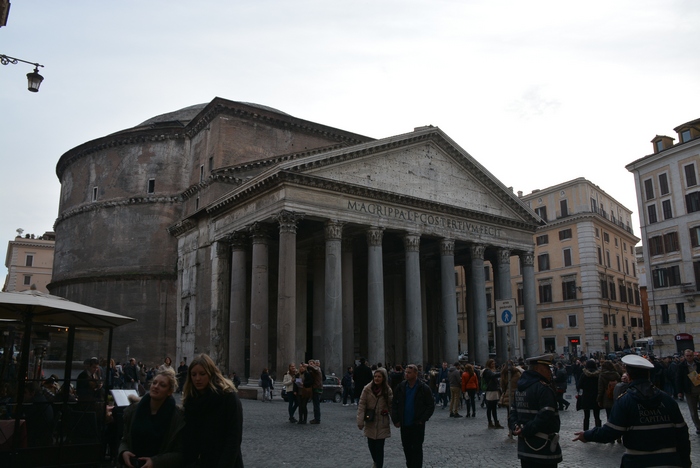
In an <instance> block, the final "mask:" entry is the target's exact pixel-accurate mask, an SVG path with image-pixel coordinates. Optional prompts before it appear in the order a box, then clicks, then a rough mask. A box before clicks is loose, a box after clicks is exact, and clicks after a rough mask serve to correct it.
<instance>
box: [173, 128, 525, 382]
mask: <svg viewBox="0 0 700 468" xmlns="http://www.w3.org/2000/svg"><path fill="white" fill-rule="evenodd" d="M537 223H538V219H537V217H536V216H535V215H534V214H533V213H532V212H531V211H530V209H529V208H527V207H526V206H525V205H524V204H523V203H521V202H520V200H519V199H518V198H517V197H516V196H514V195H513V194H512V192H511V191H510V190H508V189H507V188H505V187H504V186H503V185H502V184H501V183H500V182H499V181H498V180H496V179H495V178H494V177H493V176H492V175H491V174H490V173H489V172H488V171H487V170H486V169H484V168H483V166H481V165H480V164H479V163H477V162H476V161H475V160H474V159H473V158H472V157H471V156H470V155H469V154H467V153H466V152H465V151H464V150H462V149H461V148H459V147H458V146H457V145H456V144H455V143H454V142H453V141H452V140H450V139H449V137H447V135H445V134H444V133H443V132H442V131H441V130H439V129H438V128H434V127H423V128H419V129H416V130H415V131H414V132H411V133H408V134H405V135H400V136H397V137H392V138H388V139H385V140H377V141H372V142H369V143H363V144H360V145H354V146H350V147H347V148H341V149H335V150H330V151H327V152H320V153H319V154H314V155H310V156H305V157H299V158H294V159H290V160H289V161H286V162H282V163H280V164H277V165H275V166H274V167H272V168H271V169H269V170H267V171H264V172H262V173H260V174H259V175H257V176H256V177H254V178H252V179H251V180H249V181H248V182H246V183H244V184H242V185H241V186H240V187H238V188H236V189H235V190H233V191H231V192H230V193H228V194H226V195H224V196H222V197H221V198H219V199H218V200H216V201H215V202H213V203H211V204H210V205H208V206H207V207H206V209H205V210H204V213H199V214H198V217H197V218H196V219H192V221H191V222H189V223H182V224H181V225H180V226H178V227H177V228H176V229H172V230H171V232H172V233H173V234H174V235H176V236H177V238H178V245H179V249H178V251H179V257H180V258H179V263H178V264H179V265H182V268H181V269H180V271H179V272H178V275H179V277H183V276H184V275H187V276H188V277H190V276H191V275H196V276H197V277H198V281H203V280H204V278H206V276H207V275H209V276H210V277H211V281H212V284H213V283H214V282H217V284H220V283H221V282H222V281H225V282H226V287H216V288H213V287H212V289H211V290H212V294H215V295H217V300H212V304H222V306H221V307H220V308H219V307H217V309H216V310H211V311H206V312H205V311H199V310H196V311H194V313H196V314H203V313H211V314H212V317H211V321H212V324H214V325H213V326H212V330H211V337H210V340H211V342H210V343H209V344H208V346H207V351H208V352H209V353H210V354H213V355H214V356H213V357H214V358H215V359H216V360H217V362H218V363H219V364H220V365H222V366H224V368H226V369H228V370H236V372H237V373H238V375H239V376H240V377H241V378H244V377H245V378H250V380H251V382H257V379H258V377H259V375H260V373H261V371H262V369H263V368H264V367H271V368H272V369H274V370H275V371H276V374H277V376H278V377H277V378H281V376H282V375H283V374H284V372H285V371H286V368H287V365H288V364H289V363H290V362H295V363H297V364H298V362H299V361H300V360H301V359H309V358H315V359H320V360H321V362H322V366H323V367H324V370H325V371H326V373H327V374H330V373H335V374H336V375H342V373H343V372H344V369H345V367H347V366H348V365H351V364H353V361H354V359H357V358H359V357H360V356H366V357H367V358H368V359H369V360H370V361H371V362H372V363H377V362H381V363H385V364H386V363H387V362H388V363H392V364H394V363H409V362H412V363H416V364H428V363H432V364H435V363H437V362H441V361H442V360H448V361H450V362H451V361H453V360H455V359H456V358H457V356H458V354H459V352H460V349H459V344H458V328H457V327H458V324H457V310H456V300H455V273H454V270H455V265H463V266H465V267H466V270H467V271H468V272H469V275H468V276H469V314H468V328H469V337H470V339H469V342H468V346H469V352H470V360H473V361H475V362H477V363H483V362H485V361H486V359H488V356H489V349H488V341H487V327H488V319H487V308H486V289H485V276H484V262H485V261H491V263H492V265H493V266H494V270H495V271H496V272H497V274H496V275H495V281H496V294H497V298H508V297H511V296H512V291H511V283H510V277H509V273H508V267H507V265H508V264H509V262H510V258H511V257H512V256H520V257H521V259H522V260H523V261H522V266H523V296H524V303H525V307H524V309H525V321H526V326H529V327H530V328H527V330H528V337H530V336H532V343H533V345H532V346H533V349H536V346H537V328H536V327H537V322H536V315H535V314H536V311H535V284H534V276H531V273H533V272H534V270H532V268H531V267H532V251H533V248H534V247H533V242H532V234H533V232H534V231H535V229H536V226H537ZM208 243H211V244H212V245H225V246H227V247H228V250H227V254H226V255H219V256H217V261H218V262H219V263H223V265H222V264H219V265H218V267H217V268H216V271H214V269H213V268H208V267H205V266H204V265H206V262H204V261H200V262H195V261H193V259H192V258H191V257H192V256H193V255H196V252H197V251H198V250H200V249H201V247H202V246H203V245H205V244H208ZM195 246H198V247H199V249H198V248H195ZM528 262H529V263H528ZM185 265H188V266H189V267H188V269H186V268H185ZM528 268H530V270H528ZM217 272H218V273H217ZM222 272H223V273H222ZM529 275H530V276H529ZM184 306H185V304H184V302H183V303H179V304H178V309H179V310H183V308H184ZM187 306H188V307H190V310H191V307H192V302H188V304H187ZM222 323H224V324H227V326H225V327H220V326H218V325H217V324H222ZM533 326H534V330H535V331H534V335H530V331H529V330H530V329H531V328H532V327H533ZM179 329H180V327H178V330H179ZM188 336H189V335H188ZM177 339H178V349H187V347H188V346H190V347H191V344H190V343H188V342H187V340H188V339H190V338H188V337H186V336H185V335H184V334H181V333H178V337H177ZM195 341H196V338H195ZM496 341H497V354H498V355H499V357H502V358H504V357H505V352H506V348H505V339H504V338H503V336H501V335H499V336H498V337H497V340H496ZM202 342H205V341H204V340H203V341H202ZM214 343H216V345H214ZM526 346H527V347H528V349H530V345H529V344H526ZM197 347H198V346H196V345H195V348H197ZM201 351H204V350H201ZM461 351H466V350H461Z"/></svg>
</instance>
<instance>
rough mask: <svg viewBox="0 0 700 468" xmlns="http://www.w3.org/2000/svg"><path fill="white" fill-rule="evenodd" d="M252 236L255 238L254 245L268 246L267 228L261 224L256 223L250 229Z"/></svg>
mask: <svg viewBox="0 0 700 468" xmlns="http://www.w3.org/2000/svg"><path fill="white" fill-rule="evenodd" d="M248 232H250V236H251V237H252V238H253V244H267V242H268V233H267V229H266V228H265V226H264V225H263V224H261V223H259V222H257V221H256V222H254V223H253V224H251V225H250V227H249V228H248Z"/></svg>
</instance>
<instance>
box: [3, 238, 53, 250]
mask: <svg viewBox="0 0 700 468" xmlns="http://www.w3.org/2000/svg"><path fill="white" fill-rule="evenodd" d="M34 240H35V241H36V239H34ZM31 241H32V239H26V240H21V241H17V240H11V241H10V244H11V245H17V246H22V247H39V248H46V249H53V248H54V246H55V245H56V241H49V240H42V241H40V242H45V243H44V244H37V243H36V242H31Z"/></svg>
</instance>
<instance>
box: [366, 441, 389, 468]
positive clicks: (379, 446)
mask: <svg viewBox="0 0 700 468" xmlns="http://www.w3.org/2000/svg"><path fill="white" fill-rule="evenodd" d="M384 440H385V439H370V438H369V437H367V446H368V447H369V454H370V455H372V461H373V462H374V466H375V467H376V468H382V467H383V466H384Z"/></svg>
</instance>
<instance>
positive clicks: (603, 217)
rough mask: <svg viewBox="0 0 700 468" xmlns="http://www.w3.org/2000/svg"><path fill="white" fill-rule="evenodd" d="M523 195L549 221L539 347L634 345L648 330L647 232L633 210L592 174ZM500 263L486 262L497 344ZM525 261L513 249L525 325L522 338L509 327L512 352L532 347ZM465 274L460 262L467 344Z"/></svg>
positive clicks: (538, 243)
mask: <svg viewBox="0 0 700 468" xmlns="http://www.w3.org/2000/svg"><path fill="white" fill-rule="evenodd" d="M518 195H519V197H520V199H521V200H522V201H523V202H524V203H525V204H527V205H528V206H529V207H530V208H532V209H533V210H534V211H535V212H536V213H537V214H538V215H539V216H540V217H541V218H542V219H543V220H544V221H546V222H547V224H546V225H544V226H540V227H539V228H538V230H537V232H536V234H535V236H534V241H535V255H534V256H535V281H536V288H537V318H538V324H537V325H538V337H537V342H538V343H539V351H540V352H554V353H557V354H575V355H580V354H582V353H585V354H590V353H596V352H601V353H610V352H613V351H615V350H621V349H624V348H625V347H627V346H629V347H631V346H633V342H634V340H635V339H637V338H640V337H642V336H643V334H644V332H643V330H644V328H643V327H644V321H643V318H642V309H641V300H640V293H639V281H638V279H637V277H636V272H635V261H636V260H635V249H634V247H635V244H637V242H639V238H637V237H636V236H635V235H634V233H633V231H632V228H631V225H630V222H631V213H632V212H631V211H630V210H629V209H627V208H626V207H624V206H623V205H622V204H620V203H618V202H617V201H616V200H615V199H614V198H613V197H611V196H610V195H608V194H607V193H606V192H605V191H604V190H602V189H601V188H600V187H598V186H597V185H595V184H593V183H592V182H590V181H588V180H586V179H584V178H577V179H574V180H571V181H568V182H564V183H562V184H559V185H555V186H552V187H549V188H546V189H542V190H535V191H533V192H532V193H531V194H528V195H522V193H519V194H518ZM492 265H493V262H491V263H488V264H486V265H485V269H486V271H485V276H486V278H487V283H486V297H487V307H488V309H489V328H488V330H489V336H488V340H489V345H490V349H491V350H492V351H495V350H496V349H497V348H498V344H497V342H498V337H499V335H500V336H503V335H504V334H503V333H502V332H499V331H498V330H496V320H495V300H494V290H493V273H494V271H493V268H492ZM520 268H521V267H520V258H519V257H512V258H511V281H512V286H511V290H512V291H513V292H514V293H516V297H514V299H516V303H517V308H518V311H517V324H518V325H517V328H518V330H517V338H516V330H508V331H509V334H508V335H509V337H510V339H509V341H510V349H511V352H510V355H511V356H516V357H519V356H523V355H524V354H525V353H524V352H523V350H524V349H525V348H524V345H523V343H524V340H525V321H524V318H523V314H522V307H523V297H522V290H523V289H522V288H523V278H522V275H521V274H520ZM463 278H464V271H463V270H460V269H458V270H457V272H456V281H457V291H456V295H457V302H458V304H457V309H458V323H459V336H460V343H459V344H460V349H466V343H467V340H468V334H467V325H466V316H467V314H466V311H467V310H468V308H469V298H468V294H467V290H466V288H465V287H464V281H463ZM506 328H508V327H506ZM509 328H511V329H513V328H515V327H509ZM506 339H508V338H507V337H506Z"/></svg>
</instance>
